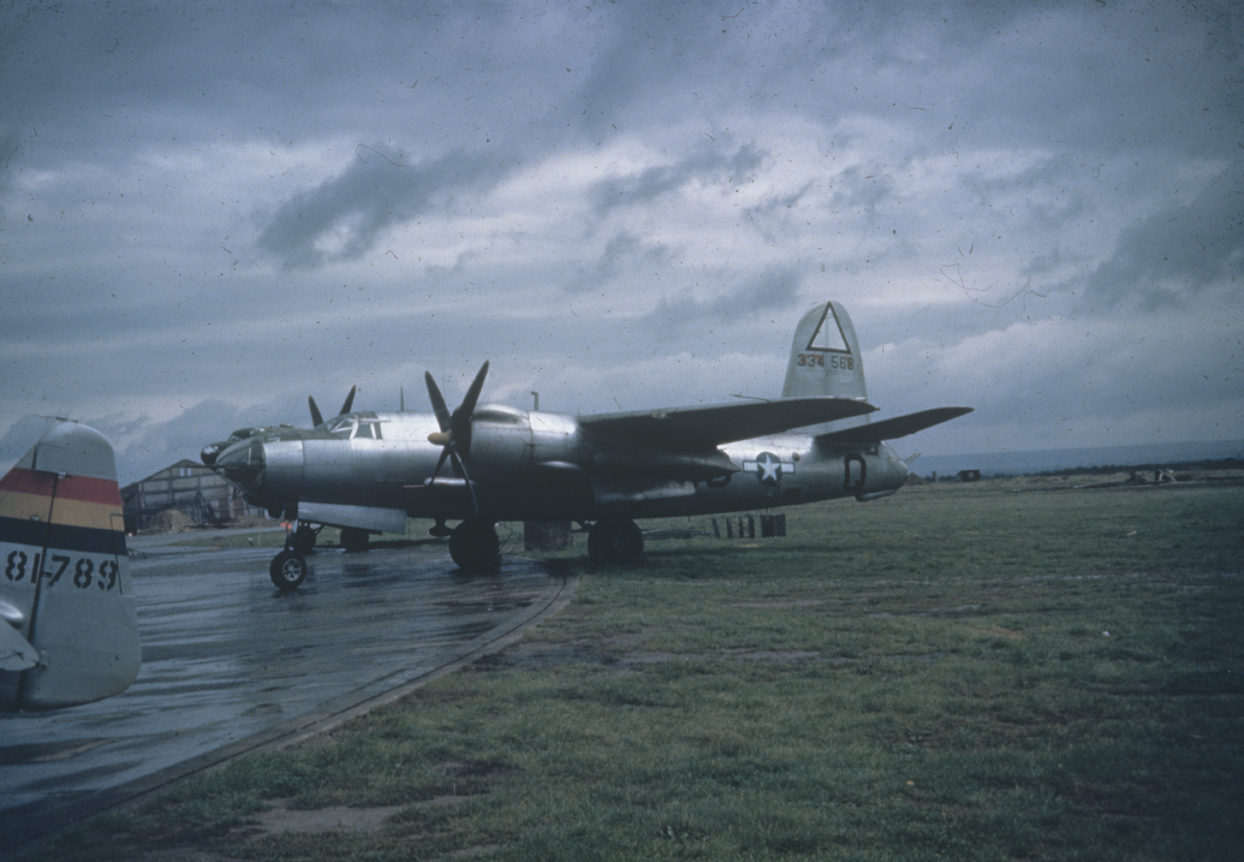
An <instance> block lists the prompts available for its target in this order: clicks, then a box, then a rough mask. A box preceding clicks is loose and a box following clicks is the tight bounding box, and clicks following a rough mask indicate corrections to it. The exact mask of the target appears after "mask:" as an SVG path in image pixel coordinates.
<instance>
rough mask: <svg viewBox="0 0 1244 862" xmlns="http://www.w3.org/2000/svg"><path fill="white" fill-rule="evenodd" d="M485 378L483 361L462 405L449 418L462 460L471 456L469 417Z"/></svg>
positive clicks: (472, 412) (473, 410)
mask: <svg viewBox="0 0 1244 862" xmlns="http://www.w3.org/2000/svg"><path fill="white" fill-rule="evenodd" d="M487 376H488V362H487V360H485V362H484V364H483V365H481V366H480V369H479V371H478V372H476V374H475V379H474V380H472V381H471V388H469V389H468V390H467V394H466V398H464V399H462V403H461V404H459V405H458V409H457V410H455V411H454V412H453V416H452V417H450V422H451V433H452V434H453V436H454V443H455V444H457V447H458V448H459V449H461V450H462V456H463V457H464V458H469V457H470V456H471V416H472V415H474V413H475V405H476V403H477V402H478V401H479V393H480V390H482V389H483V388H484V378H485V377H487Z"/></svg>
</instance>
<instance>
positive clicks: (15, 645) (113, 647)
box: [0, 420, 142, 712]
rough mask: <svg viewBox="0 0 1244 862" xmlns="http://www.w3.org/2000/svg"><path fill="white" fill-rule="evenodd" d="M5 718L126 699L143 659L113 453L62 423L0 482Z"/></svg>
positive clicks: (0, 704) (0, 678) (0, 700)
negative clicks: (115, 697)
mask: <svg viewBox="0 0 1244 862" xmlns="http://www.w3.org/2000/svg"><path fill="white" fill-rule="evenodd" d="M0 565H3V566H4V574H3V576H0V617H3V619H0V712H18V711H29V712H39V711H44V710H51V709H59V708H61V707H66V706H75V705H77V704H82V703H89V702H91V701H94V700H100V699H102V698H105V697H110V696H112V695H114V694H119V693H120V692H122V691H124V690H125V689H126V688H128V687H129V685H130V683H131V682H133V681H134V678H135V677H136V676H137V675H138V669H139V665H140V664H141V663H142V649H141V647H140V645H139V641H138V620H137V615H136V613H135V608H134V596H133V588H132V585H131V582H130V570H129V556H128V553H127V550H126V546H125V528H124V525H123V522H122V519H121V492H120V489H119V488H118V487H117V467H116V460H115V457H114V455H113V451H112V446H111V445H110V444H109V443H108V441H107V439H105V438H104V436H103V435H102V434H100V433H99V432H98V431H96V430H95V429H94V428H89V427H87V426H86V425H80V424H78V423H76V422H69V421H63V420H58V421H57V422H56V423H55V425H54V426H53V427H52V428H51V429H50V430H48V431H47V432H46V433H45V434H43V436H41V437H40V438H39V440H38V442H36V443H35V445H34V446H33V447H31V449H30V451H28V452H27V453H26V454H25V456H23V457H22V458H21V460H19V461H18V462H17V464H16V465H14V467H13V469H11V470H10V471H9V472H8V473H6V474H5V475H4V477H3V478H0Z"/></svg>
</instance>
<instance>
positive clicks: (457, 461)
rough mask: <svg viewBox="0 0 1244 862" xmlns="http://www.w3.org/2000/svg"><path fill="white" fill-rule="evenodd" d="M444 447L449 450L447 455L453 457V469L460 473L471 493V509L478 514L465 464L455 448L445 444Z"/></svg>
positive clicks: (473, 490)
mask: <svg viewBox="0 0 1244 862" xmlns="http://www.w3.org/2000/svg"><path fill="white" fill-rule="evenodd" d="M445 448H446V449H448V450H449V456H450V457H451V458H453V461H454V470H456V471H457V472H458V473H460V474H462V479H463V481H464V482H466V487H467V492H468V493H469V494H470V495H471V511H473V512H474V513H475V514H477V515H478V514H479V500H477V499H475V489H474V488H473V487H471V476H470V474H468V473H467V468H466V464H465V463H463V461H462V459H461V458H459V457H458V450H457V448H455V447H451V446H446V447H445Z"/></svg>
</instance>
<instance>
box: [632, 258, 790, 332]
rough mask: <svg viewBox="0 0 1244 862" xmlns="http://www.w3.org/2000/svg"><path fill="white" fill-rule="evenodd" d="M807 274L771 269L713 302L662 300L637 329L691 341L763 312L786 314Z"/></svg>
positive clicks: (721, 293)
mask: <svg viewBox="0 0 1244 862" xmlns="http://www.w3.org/2000/svg"><path fill="white" fill-rule="evenodd" d="M803 275H804V274H803V273H802V272H799V271H798V270H796V269H794V268H791V267H786V266H768V267H766V268H765V269H763V270H762V271H761V272H759V273H757V274H756V275H755V276H754V277H752V278H749V279H747V280H745V281H744V282H742V283H741V284H739V285H738V286H736V287H734V288H732V289H725V290H721V291H719V292H718V291H714V294H715V295H713V296H712V297H711V298H708V299H699V298H696V297H695V296H692V295H686V296H679V297H676V298H672V299H665V300H662V301H661V303H660V304H659V305H658V306H657V307H656V308H655V309H654V310H653V311H652V312H651V313H650V314H648V315H646V317H645V318H644V320H643V321H642V322H641V324H640V325H639V326H638V327H636V328H637V329H639V330H645V329H648V330H651V331H659V332H664V333H669V332H676V331H677V332H682V331H687V332H689V334H690V335H691V337H695V336H696V334H697V333H698V334H702V332H703V330H704V328H705V327H706V326H711V325H713V324H718V323H724V322H736V321H740V320H746V319H748V318H754V317H756V316H757V315H759V314H760V313H762V312H771V311H784V310H787V309H791V308H793V307H794V305H795V300H796V299H797V298H798V296H799V288H800V287H801V286H802V285H803Z"/></svg>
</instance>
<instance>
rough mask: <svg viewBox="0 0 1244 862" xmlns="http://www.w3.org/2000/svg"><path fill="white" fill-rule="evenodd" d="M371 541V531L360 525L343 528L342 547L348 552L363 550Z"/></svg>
mask: <svg viewBox="0 0 1244 862" xmlns="http://www.w3.org/2000/svg"><path fill="white" fill-rule="evenodd" d="M370 542H371V533H369V532H367V531H366V530H360V529H359V528H358V527H342V528H341V547H342V548H344V549H345V550H346V551H347V552H351V553H354V552H360V553H361V552H363V551H366V550H367V545H368V544H369V543H370Z"/></svg>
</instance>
